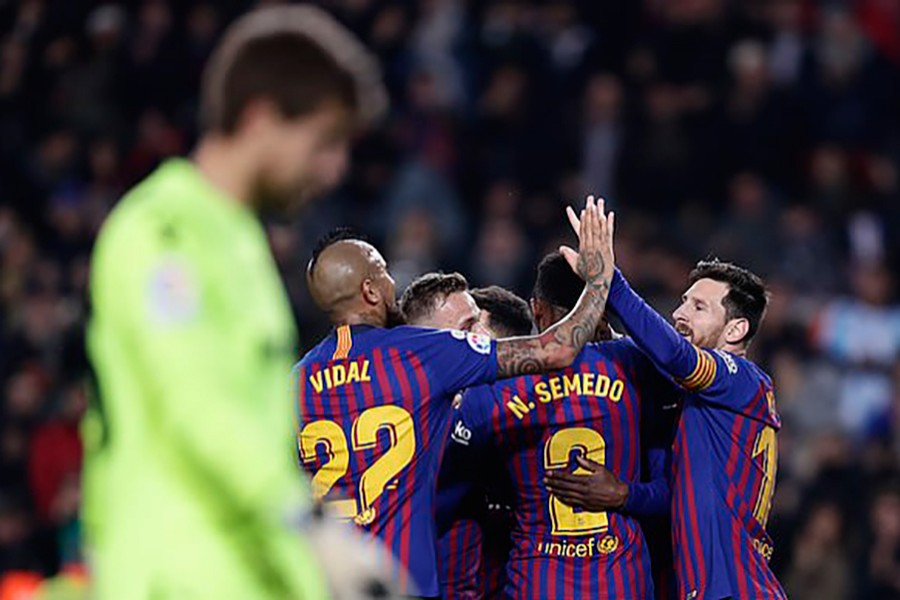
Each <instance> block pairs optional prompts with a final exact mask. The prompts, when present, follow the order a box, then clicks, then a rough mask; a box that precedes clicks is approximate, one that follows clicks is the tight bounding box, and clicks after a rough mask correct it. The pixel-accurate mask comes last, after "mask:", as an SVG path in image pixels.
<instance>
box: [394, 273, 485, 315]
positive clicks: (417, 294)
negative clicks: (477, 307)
mask: <svg viewBox="0 0 900 600" xmlns="http://www.w3.org/2000/svg"><path fill="white" fill-rule="evenodd" d="M468 289H469V282H468V281H466V278H465V277H463V276H462V275H460V274H459V273H426V274H425V275H422V276H421V277H418V278H416V279H414V280H413V282H412V283H410V284H409V285H408V286H407V287H406V289H405V290H403V295H402V296H400V310H401V312H403V315H404V316H405V317H406V320H407V321H408V322H417V321H420V320H421V319H422V318H424V317H427V316H428V315H430V314H431V312H432V311H433V310H434V309H435V308H436V307H437V304H438V302H439V301H442V300H444V299H445V298H446V297H447V296H449V295H450V294H455V293H456V292H465V291H466V290H468Z"/></svg>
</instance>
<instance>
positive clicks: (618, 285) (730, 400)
mask: <svg viewBox="0 0 900 600" xmlns="http://www.w3.org/2000/svg"><path fill="white" fill-rule="evenodd" d="M609 306H610V307H611V309H612V310H613V311H614V312H615V313H616V314H617V315H618V316H619V318H620V319H621V320H622V323H623V324H624V325H625V328H626V329H628V333H629V334H630V335H631V337H632V339H633V340H634V341H635V343H636V344H637V345H638V347H639V348H640V349H641V350H642V351H643V352H644V353H645V354H646V355H647V356H648V357H649V358H650V360H651V361H653V364H655V365H656V367H657V368H658V369H659V370H660V371H662V372H663V373H665V374H666V375H668V376H669V377H671V378H672V380H673V381H675V383H677V384H678V385H679V386H681V387H682V388H683V389H685V390H687V391H688V392H692V393H695V394H696V395H697V396H696V397H697V398H698V399H700V400H701V401H706V402H710V403H713V404H719V405H724V406H727V407H729V408H731V409H733V410H740V409H742V408H744V405H745V404H747V403H748V402H750V401H751V400H752V397H753V395H752V393H751V394H748V393H747V392H748V390H751V388H752V387H753V383H754V381H757V382H758V380H757V378H756V376H755V374H754V373H752V372H751V369H750V368H749V365H748V364H747V362H746V361H744V360H739V359H737V358H736V357H734V356H732V355H731V354H728V353H727V352H724V351H718V350H716V351H713V350H708V349H704V348H700V347H698V346H695V345H693V344H691V343H690V342H689V341H687V340H686V339H684V338H683V337H682V336H681V335H680V334H679V333H678V332H677V331H675V328H674V327H672V326H671V325H670V324H669V323H668V322H667V321H666V320H665V319H663V318H662V317H661V316H660V315H659V313H657V312H656V311H655V310H653V308H651V307H650V305H648V304H647V303H646V302H645V301H644V299H643V298H641V297H640V296H639V295H638V294H637V293H635V291H634V290H632V289H631V286H629V285H628V282H627V281H626V280H625V277H624V276H622V273H621V272H620V271H619V270H618V269H617V270H616V273H615V276H614V277H613V282H612V286H611V289H610V293H609ZM739 365H740V366H739Z"/></svg>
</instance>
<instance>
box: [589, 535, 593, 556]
mask: <svg viewBox="0 0 900 600" xmlns="http://www.w3.org/2000/svg"><path fill="white" fill-rule="evenodd" d="M593 555H594V538H591V539H589V540H588V556H593Z"/></svg>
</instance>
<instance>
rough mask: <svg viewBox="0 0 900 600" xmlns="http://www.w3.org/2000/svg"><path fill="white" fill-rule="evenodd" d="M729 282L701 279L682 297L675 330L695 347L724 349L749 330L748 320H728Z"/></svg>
mask: <svg viewBox="0 0 900 600" xmlns="http://www.w3.org/2000/svg"><path fill="white" fill-rule="evenodd" d="M728 291H729V287H728V284H727V283H723V282H721V281H716V280H714V279H700V280H698V281H697V282H696V283H694V285H692V286H691V287H690V288H688V290H687V291H686V292H685V293H684V295H683V296H682V297H681V306H679V307H678V308H677V309H675V312H674V313H672V317H673V319H674V320H675V330H676V331H678V333H680V334H681V335H682V336H684V337H685V339H687V340H688V341H689V342H691V343H692V344H694V345H695V346H702V347H704V348H725V347H726V346H728V345H729V344H733V343H736V342H737V341H739V340H741V339H742V338H743V336H744V334H745V333H746V331H747V325H748V323H747V320H746V319H729V318H728V314H727V311H726V310H725V305H724V304H723V300H724V299H725V296H727V295H728Z"/></svg>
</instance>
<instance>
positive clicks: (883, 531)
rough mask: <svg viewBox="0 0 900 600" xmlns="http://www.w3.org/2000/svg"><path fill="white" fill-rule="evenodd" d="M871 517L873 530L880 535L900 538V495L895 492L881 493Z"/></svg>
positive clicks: (887, 537)
mask: <svg viewBox="0 0 900 600" xmlns="http://www.w3.org/2000/svg"><path fill="white" fill-rule="evenodd" d="M870 519H871V522H872V531H874V532H875V533H876V534H877V535H878V536H879V537H883V538H886V539H891V540H898V539H900V495H898V494H897V493H895V492H884V493H882V494H880V495H879V496H878V497H877V498H876V499H875V502H874V503H873V505H872V509H871V514H870Z"/></svg>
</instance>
